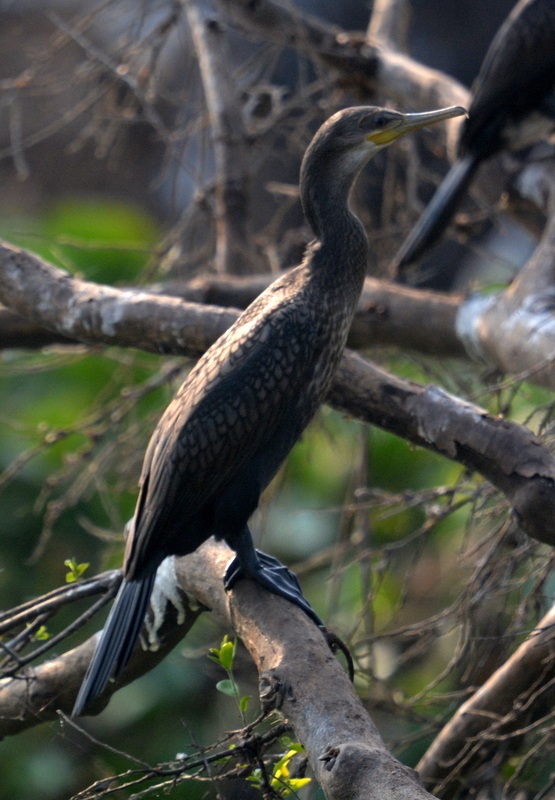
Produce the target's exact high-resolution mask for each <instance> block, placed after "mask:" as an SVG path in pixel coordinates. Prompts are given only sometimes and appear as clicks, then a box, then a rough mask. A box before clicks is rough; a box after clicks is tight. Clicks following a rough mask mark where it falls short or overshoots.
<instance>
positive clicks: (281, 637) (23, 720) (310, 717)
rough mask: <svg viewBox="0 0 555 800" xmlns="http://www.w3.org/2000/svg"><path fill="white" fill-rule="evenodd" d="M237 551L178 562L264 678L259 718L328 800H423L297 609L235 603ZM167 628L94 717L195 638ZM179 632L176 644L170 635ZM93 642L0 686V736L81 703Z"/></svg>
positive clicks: (256, 598) (212, 545)
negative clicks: (290, 739) (284, 727)
mask: <svg viewBox="0 0 555 800" xmlns="http://www.w3.org/2000/svg"><path fill="white" fill-rule="evenodd" d="M231 555H232V552H231V551H230V550H229V548H228V547H227V546H226V545H224V544H223V543H216V542H215V541H214V540H213V539H210V540H208V542H206V543H205V544H203V545H202V546H201V547H200V548H199V549H198V550H197V551H196V552H195V553H193V554H191V555H190V556H186V557H184V558H180V559H175V560H174V565H175V570H176V575H177V577H178V579H179V583H180V586H181V588H182V589H183V591H184V592H185V593H186V594H187V595H191V594H192V595H194V596H195V597H196V598H197V599H198V600H199V601H200V602H201V603H202V604H203V605H205V606H206V607H207V608H209V609H211V610H213V611H214V612H215V613H216V614H218V616H220V617H221V618H222V619H223V620H224V621H225V622H226V623H227V624H228V625H229V626H230V627H231V628H232V629H233V630H234V631H235V632H236V633H237V634H238V635H239V636H240V637H241V639H242V640H243V642H244V643H245V645H246V646H247V648H248V650H249V652H250V653H251V655H252V657H253V659H254V661H255V663H256V666H257V668H258V670H259V679H260V696H261V700H262V705H263V709H264V710H265V711H267V712H269V711H271V710H273V709H276V710H278V711H280V712H281V713H282V714H283V716H284V717H285V718H286V719H287V720H288V722H289V723H290V725H291V726H292V727H293V729H294V731H295V736H296V737H297V738H298V739H299V740H300V741H301V742H302V744H303V745H304V747H305V750H306V752H307V756H308V758H309V761H310V763H311V765H312V768H313V770H314V772H315V776H316V779H317V780H318V782H319V783H320V784H321V786H322V787H323V789H324V791H325V793H326V797H327V798H328V800H344V799H345V798H350V800H358V798H360V799H361V800H362V798H364V799H365V800H368V799H369V798H376V799H377V798H380V799H381V800H399V798H407V800H408V798H411V800H418V798H420V799H421V800H426V798H430V797H431V795H429V794H428V793H427V792H426V791H425V790H424V789H423V787H422V786H421V784H420V782H419V780H418V777H417V775H416V773H415V772H414V770H411V769H409V768H407V767H405V766H403V765H402V764H401V763H399V762H398V761H397V760H396V759H395V758H393V756H391V754H390V753H389V752H388V751H387V749H386V747H385V745H384V744H383V742H382V740H381V737H380V735H379V733H378V731H377V729H376V727H375V726H374V724H373V722H372V720H371V719H370V717H369V716H368V714H367V712H366V710H365V709H364V706H363V705H362V703H361V701H360V699H359V698H358V697H357V695H356V693H355V691H354V689H353V687H352V685H351V683H350V682H349V679H348V677H347V675H346V673H345V671H344V670H343V668H342V667H341V665H340V664H339V662H338V661H337V660H336V659H335V657H334V656H333V655H332V654H331V652H330V649H329V646H328V644H327V642H326V640H325V638H324V636H323V635H322V633H321V632H320V630H319V629H318V628H317V627H316V626H315V625H314V623H313V622H311V621H310V620H309V619H308V618H307V617H306V615H305V614H304V613H303V612H302V611H301V610H300V609H298V608H296V607H294V606H292V605H291V604H290V603H287V602H286V601H284V600H283V599H282V598H279V597H277V596H275V595H272V594H270V593H269V592H267V591H266V590H263V589H261V588H260V587H258V586H256V585H255V584H253V583H252V582H251V581H246V580H243V581H240V582H239V583H238V584H237V586H236V587H235V588H234V589H233V591H232V592H231V594H227V593H226V592H225V590H224V588H223V575H224V572H225V569H226V567H227V564H228V563H229V560H230V557H231ZM192 621H193V620H192V617H191V618H188V619H187V623H186V624H185V625H182V626H178V625H175V623H173V625H170V624H168V627H167V629H166V636H167V638H166V640H165V641H164V647H163V648H161V649H160V650H159V651H158V652H157V653H151V652H148V651H142V650H140V649H139V648H137V649H136V650H135V653H134V654H133V657H132V660H131V662H130V665H129V667H128V668H127V669H126V670H125V671H124V673H123V675H122V679H121V680H118V681H117V683H112V684H110V685H109V686H108V687H107V690H106V691H105V692H104V693H103V695H102V697H101V698H100V699H99V701H97V702H96V703H95V705H94V706H93V707H92V709H91V711H92V713H98V712H99V711H100V710H101V709H102V708H103V707H104V706H105V704H106V702H107V701H108V699H109V697H110V695H111V694H112V693H113V691H114V689H115V688H119V687H120V686H121V685H124V684H125V683H128V682H129V681H130V680H133V679H134V678H135V677H138V675H139V674H142V673H143V672H145V671H147V670H148V669H151V668H152V667H153V666H155V664H156V663H158V661H159V660H160V659H161V658H162V657H163V655H165V654H166V653H167V652H168V650H169V649H170V648H171V647H172V646H174V645H175V644H176V643H177V641H179V639H181V637H182V636H184V635H185V633H186V632H187V631H188V630H189V628H190V625H191V623H192ZM171 630H173V636H172V634H171V633H170V632H169V631H171ZM95 638H96V637H94V636H93V637H91V639H89V640H88V641H87V642H85V643H84V644H83V645H81V646H80V647H77V648H75V649H74V650H71V651H70V652H68V653H66V654H65V655H64V656H61V657H60V658H56V659H53V660H52V661H49V662H46V663H45V664H43V665H41V666H39V667H36V668H35V669H33V670H30V669H27V670H26V671H25V672H24V674H23V675H22V676H21V678H20V679H15V678H14V679H5V680H3V681H0V736H8V735H14V734H16V733H19V732H20V731H22V730H24V729H25V728H28V727H31V726H33V725H35V724H38V723H39V722H43V721H46V720H51V719H54V718H55V717H56V713H55V709H57V708H60V709H62V710H67V709H69V708H70V707H71V705H72V702H73V699H74V698H75V696H76V694H77V690H78V687H79V684H80V681H81V679H82V677H83V674H84V671H85V669H86V666H87V663H88V661H89V659H90V657H91V655H92V651H93V648H94V644H95Z"/></svg>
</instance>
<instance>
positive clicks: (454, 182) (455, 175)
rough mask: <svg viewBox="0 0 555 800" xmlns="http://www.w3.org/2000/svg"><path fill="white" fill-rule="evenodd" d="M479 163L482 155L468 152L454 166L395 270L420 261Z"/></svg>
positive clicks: (400, 251)
mask: <svg viewBox="0 0 555 800" xmlns="http://www.w3.org/2000/svg"><path fill="white" fill-rule="evenodd" d="M479 163H480V159H479V158H478V157H476V155H474V154H472V153H469V154H468V155H466V156H464V158H461V159H459V161H457V162H456V163H455V164H454V165H453V166H452V167H451V169H450V170H449V172H448V173H447V175H446V176H445V178H444V179H443V181H442V183H441V185H440V186H439V188H438V190H437V191H436V193H435V194H434V196H433V197H432V199H431V201H430V203H429V204H428V205H427V207H426V209H425V211H424V213H423V214H422V216H421V217H420V219H419V220H418V222H417V223H416V225H415V226H414V228H413V229H412V230H411V232H410V233H409V235H408V236H407V238H406V239H405V241H404V243H403V245H402V246H401V249H400V250H399V252H398V253H397V255H396V256H395V259H394V262H393V269H394V271H395V274H397V273H398V272H399V271H402V270H403V268H404V267H407V266H408V265H409V264H412V263H413V262H415V261H418V259H419V258H421V257H422V256H423V255H424V253H425V252H426V251H427V250H429V249H431V247H432V246H433V245H434V244H435V243H436V242H437V240H438V239H439V238H440V236H441V234H442V233H443V231H444V230H445V228H446V227H447V225H448V224H449V221H450V219H451V217H452V216H453V214H454V212H455V209H456V208H457V206H458V204H459V202H460V200H461V198H462V196H463V194H464V193H465V192H466V190H467V188H468V184H469V183H470V181H471V180H472V177H473V175H474V172H475V171H476V168H477V167H478V165H479Z"/></svg>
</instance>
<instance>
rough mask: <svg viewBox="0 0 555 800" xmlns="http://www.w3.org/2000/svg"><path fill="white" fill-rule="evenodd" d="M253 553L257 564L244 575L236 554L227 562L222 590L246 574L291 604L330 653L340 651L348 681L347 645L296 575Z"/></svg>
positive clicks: (350, 662) (351, 674) (352, 673)
mask: <svg viewBox="0 0 555 800" xmlns="http://www.w3.org/2000/svg"><path fill="white" fill-rule="evenodd" d="M256 555H257V561H258V564H257V567H255V568H254V569H252V571H251V570H249V572H248V575H247V570H246V569H244V568H243V567H242V565H241V563H240V561H239V559H238V558H237V557H235V558H234V559H232V560H231V561H230V562H229V564H228V566H227V569H226V571H225V575H224V587H225V590H226V592H229V591H230V590H231V589H232V588H233V587H234V586H235V584H236V583H237V581H238V580H240V579H241V578H244V577H249V578H252V579H253V580H254V581H256V582H257V583H259V584H260V585H261V586H264V588H266V589H268V590H269V591H270V592H273V593H274V594H277V595H279V596H280V597H284V598H285V599H286V600H289V601H290V602H291V603H294V604H295V605H296V606H298V607H299V608H301V609H302V610H303V611H304V612H305V614H306V615H307V616H308V617H310V619H311V620H312V621H313V622H315V623H316V625H317V626H318V627H319V628H320V630H321V631H322V633H323V634H324V636H325V638H326V641H327V643H328V646H329V648H330V650H331V651H332V653H334V654H335V653H337V651H338V650H340V651H341V652H342V653H343V655H344V656H345V659H346V661H347V670H348V673H349V678H350V679H351V682H352V681H353V680H354V676H355V669H354V664H353V659H352V656H351V654H350V652H349V648H348V647H347V645H346V644H345V642H343V641H342V640H341V639H340V638H339V636H337V635H336V634H335V633H332V632H331V631H329V630H328V629H327V628H326V626H325V625H324V623H323V622H322V620H321V619H320V617H319V616H318V614H317V613H316V612H315V611H314V609H313V608H312V606H311V605H310V603H309V602H308V600H307V599H306V598H305V596H304V595H303V592H302V589H301V586H300V584H299V581H298V580H297V576H296V575H295V574H294V573H293V572H291V570H289V569H287V567H286V566H284V565H283V564H282V563H281V561H278V560H277V558H273V557H272V556H269V555H267V554H266V553H262V552H261V551H260V550H257V551H256Z"/></svg>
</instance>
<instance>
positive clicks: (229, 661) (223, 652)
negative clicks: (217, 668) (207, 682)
mask: <svg viewBox="0 0 555 800" xmlns="http://www.w3.org/2000/svg"><path fill="white" fill-rule="evenodd" d="M234 657H235V642H225V644H222V647H221V649H220V664H221V665H222V667H223V668H224V669H225V670H226V672H229V671H230V670H231V668H232V666H233V659H234Z"/></svg>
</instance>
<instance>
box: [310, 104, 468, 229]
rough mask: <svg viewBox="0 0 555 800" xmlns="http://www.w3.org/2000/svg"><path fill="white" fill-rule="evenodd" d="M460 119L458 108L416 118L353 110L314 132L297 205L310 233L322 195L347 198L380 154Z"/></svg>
mask: <svg viewBox="0 0 555 800" xmlns="http://www.w3.org/2000/svg"><path fill="white" fill-rule="evenodd" d="M464 113H466V112H465V110H464V108H461V107H460V106H451V107H450V108H442V109H439V110H438V111H425V112H423V113H418V114H402V113H401V112H400V111H391V110H390V109H387V108H376V107H374V106H356V107H355V108H344V109H343V110H342V111H338V112H337V113H336V114H334V115H333V116H332V117H330V118H329V119H328V120H327V122H325V123H324V124H323V125H322V126H321V128H319V130H318V131H317V132H316V134H315V136H314V138H313V140H312V142H311V143H310V145H309V146H308V149H307V151H306V153H305V156H304V159H303V163H302V166H301V179H300V189H301V200H302V203H303V208H304V210H305V214H306V215H307V218H308V220H309V222H310V223H311V225H312V227H313V228H314V230H315V232H316V233H318V227H319V226H318V223H317V220H316V219H315V218H314V217H315V215H314V213H313V212H314V211H315V208H314V207H315V206H317V205H318V204H319V201H320V203H321V202H322V194H323V193H324V194H326V195H327V196H336V197H337V198H339V197H340V196H341V195H348V192H349V190H350V188H351V186H352V183H353V181H354V179H355V178H356V176H357V174H358V173H359V171H360V170H361V169H362V167H363V166H364V165H365V164H366V162H367V161H369V160H370V159H371V158H372V157H373V156H374V155H375V154H376V153H377V152H378V151H379V150H382V149H383V148H384V147H387V146H388V145H390V144H391V143H392V142H394V141H395V140H396V139H399V138H400V137H401V136H404V135H405V134H406V133H410V132H411V131H416V130H418V129H419V128H424V127H425V126H426V125H432V124H433V123H435V122H441V121H442V120H445V119H450V118H451V117H458V116H460V115H461V114H464ZM316 216H317V214H316Z"/></svg>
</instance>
